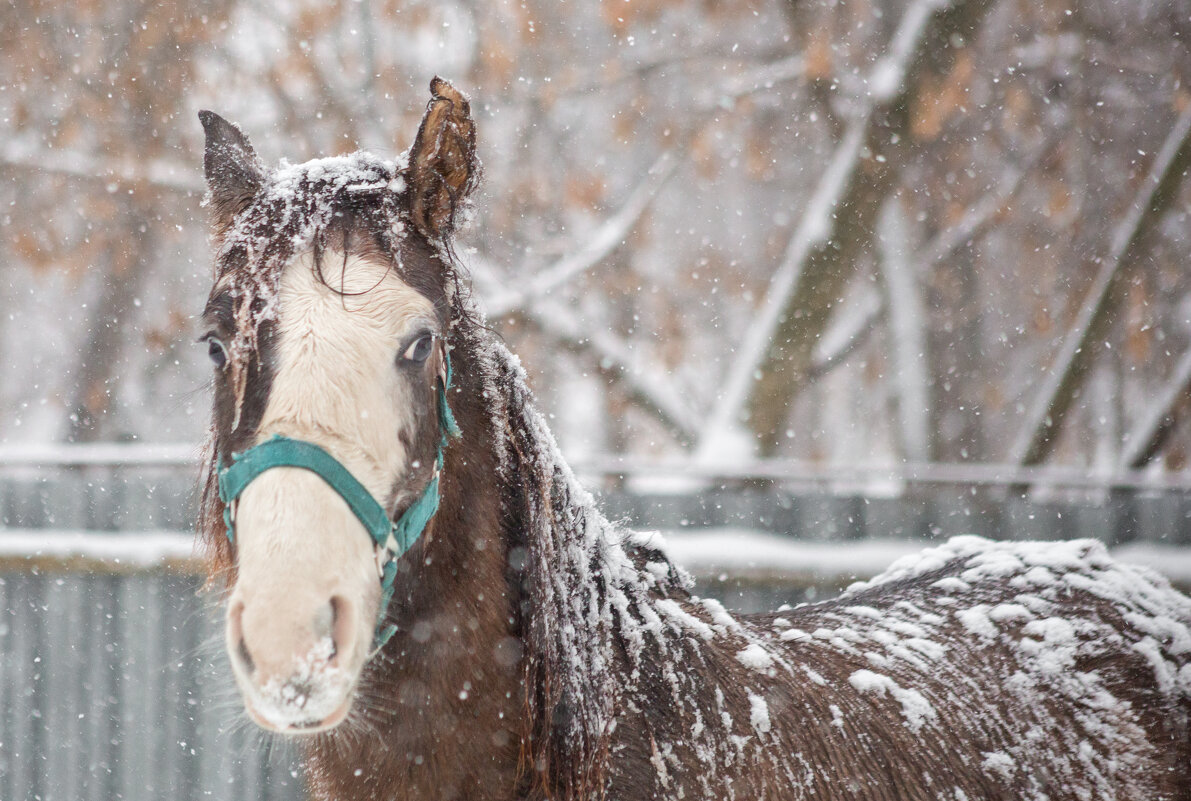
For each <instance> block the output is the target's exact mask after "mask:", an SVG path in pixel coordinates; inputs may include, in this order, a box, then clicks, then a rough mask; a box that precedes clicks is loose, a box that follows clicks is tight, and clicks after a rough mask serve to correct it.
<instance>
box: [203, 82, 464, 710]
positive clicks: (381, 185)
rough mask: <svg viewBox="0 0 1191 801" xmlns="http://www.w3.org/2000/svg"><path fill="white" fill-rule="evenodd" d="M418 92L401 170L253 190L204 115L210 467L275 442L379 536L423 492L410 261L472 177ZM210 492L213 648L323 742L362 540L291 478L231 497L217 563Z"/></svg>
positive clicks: (302, 176)
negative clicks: (372, 502)
mask: <svg viewBox="0 0 1191 801" xmlns="http://www.w3.org/2000/svg"><path fill="white" fill-rule="evenodd" d="M432 90H434V95H435V99H434V100H433V101H432V103H431V105H430V109H429V110H428V112H427V115H426V119H425V120H424V121H423V125H422V129H420V130H419V133H418V137H417V140H416V141H415V145H414V148H413V150H412V152H411V158H410V163H409V164H408V165H390V164H386V163H385V162H382V161H381V160H379V159H375V158H373V157H370V156H362V155H357V156H353V157H344V158H341V159H325V160H320V161H315V162H310V163H308V164H305V165H297V166H296V167H294V166H283V167H282V168H280V169H279V170H276V171H272V172H270V171H267V170H265V169H264V168H263V167H262V166H261V165H260V162H259V161H258V160H257V159H256V156H255V154H254V153H253V151H252V148H251V146H250V145H249V144H248V142H247V140H246V139H245V138H244V137H243V134H241V133H240V132H239V130H238V129H236V128H235V127H234V126H231V125H230V124H228V123H226V122H224V121H223V120H221V119H219V118H218V117H215V116H214V115H210V114H205V115H204V116H203V123H204V127H205V128H206V131H207V151H206V159H205V168H206V172H207V180H208V186H209V188H210V190H211V191H210V195H209V197H208V202H209V204H210V205H211V206H212V207H213V208H214V211H215V229H216V243H217V245H219V247H220V256H219V260H218V262H217V269H216V282H215V286H214V288H213V290H212V293H211V296H210V299H209V301H208V304H207V310H206V312H205V313H204V321H205V323H206V326H207V333H206V334H205V335H204V336H203V337H202V339H203V340H204V341H205V342H206V343H207V347H208V349H209V352H210V354H211V356H212V359H213V361H214V362H215V371H216V381H215V414H214V425H213V447H212V448H211V449H210V450H211V451H212V453H211V459H212V462H213V464H212V465H209V468H214V466H215V464H217V463H218V461H224V462H226V461H227V460H229V459H230V458H231V455H232V453H235V452H241V451H244V450H246V449H247V448H249V447H251V446H253V445H255V444H258V443H260V442H263V441H265V440H267V439H269V438H271V437H273V436H274V435H282V436H285V437H289V438H291V439H297V440H303V441H306V442H310V443H313V444H315V445H318V446H320V447H321V448H323V450H325V451H327V452H328V453H330V454H331V455H332V456H333V457H335V458H336V459H337V460H338V461H339V462H340V463H341V464H342V465H343V466H344V467H346V468H347V469H348V470H349V471H350V472H351V473H352V475H353V476H354V477H355V478H356V479H357V480H358V481H359V482H360V483H361V484H363V485H364V487H365V488H366V489H367V490H368V491H369V492H370V493H371V494H372V496H373V497H374V498H375V499H377V500H378V501H379V502H380V503H381V504H382V505H383V506H384V507H385V509H386V510H387V511H388V513H389V514H390V516H392V517H393V518H396V517H397V516H398V515H400V514H401V513H402V512H403V511H404V510H405V509H406V508H407V507H408V506H409V505H410V504H411V503H413V501H414V500H416V499H417V498H418V497H419V496H420V495H421V494H422V492H423V490H424V489H425V488H426V486H427V485H428V483H429V482H430V480H431V477H432V474H433V470H434V461H435V453H436V447H437V444H438V441H439V437H440V431H439V421H438V414H437V405H436V404H437V399H436V395H435V393H436V391H437V388H436V380H437V378H438V376H439V375H440V371H441V370H442V367H443V362H442V360H443V359H444V358H445V349H444V346H443V344H442V343H443V342H444V336H445V334H446V327H447V314H446V311H445V309H446V307H447V302H446V293H447V289H446V278H445V277H444V271H445V268H444V266H443V265H444V263H443V261H442V260H440V259H439V258H438V257H437V256H435V255H434V253H435V250H434V248H432V247H430V246H429V242H431V241H434V240H438V241H441V240H442V239H443V238H444V237H445V236H447V235H449V233H450V231H451V229H452V226H453V218H454V214H455V203H457V202H458V201H459V200H461V199H462V197H463V196H464V195H466V190H467V189H469V188H470V186H471V183H473V180H472V178H474V172H472V171H471V170H470V169H469V170H468V172H467V173H466V174H465V175H463V180H464V183H463V184H462V185H460V184H458V183H457V181H458V178H459V174H458V173H457V172H456V174H454V176H452V175H451V174H450V171H449V170H447V167H446V166H444V163H443V162H442V158H441V157H447V156H450V155H451V152H452V150H455V151H456V152H465V154H466V155H467V157H468V159H473V158H474V156H473V155H472V153H473V151H472V150H470V149H469V148H471V147H472V143H473V142H474V134H472V133H471V129H470V127H466V128H464V129H462V130H463V131H464V133H466V134H467V135H468V136H470V137H471V138H470V139H468V140H467V141H466V142H464V143H463V144H464V145H465V147H462V148H461V147H453V146H456V145H458V144H459V143H458V142H457V141H456V140H455V139H452V137H456V139H457V135H458V133H459V131H460V130H461V128H460V125H461V121H462V122H465V123H466V124H467V126H470V119H469V118H467V117H466V110H467V107H466V101H464V100H463V99H462V97H461V96H460V95H458V93H457V92H454V90H453V89H450V87H449V86H446V85H445V84H441V83H438V84H432ZM460 114H462V117H461V116H460ZM431 125H438V126H439V127H440V128H445V129H444V130H437V131H435V130H430V129H429V128H428V126H431ZM423 142H426V143H428V144H427V145H426V146H427V147H433V148H434V149H435V151H436V152H437V153H438V156H435V155H434V154H429V155H428V154H427V153H425V152H424V150H425V148H424V147H423V146H422V143H423ZM444 142H445V143H446V144H445V145H444ZM447 166H449V165H447ZM443 193H445V194H443ZM444 198H446V200H447V201H448V202H445V204H444V200H443V199H444ZM444 215H445V216H444ZM213 492H214V489H213V483H212V482H211V481H210V480H209V481H208V484H207V487H206V488H205V490H204V495H205V497H204V504H203V506H204V519H203V526H202V528H203V530H204V533H205V534H206V536H207V538H208V540H209V543H210V545H211V546H212V549H213V552H214V555H215V558H214V564H213V568H212V569H213V571H222V572H224V573H225V575H227V576H228V577H229V581H230V583H231V587H230V593H229V597H228V605H227V618H226V630H225V632H226V646H227V649H228V654H229V656H230V659H231V663H232V667H233V671H234V674H235V677H236V680H237V683H238V685H239V687H240V690H241V692H242V695H243V697H244V701H245V707H246V710H247V712H248V713H249V715H250V716H251V717H252V719H253V720H255V721H256V722H257V723H258V724H260V725H261V726H263V727H265V728H268V729H272V730H277V731H284V732H288V733H305V732H316V731H322V730H325V729H328V728H331V727H333V726H335V725H337V724H338V723H340V722H341V721H343V720H344V719H345V718H346V717H347V715H348V713H349V711H350V709H351V704H352V699H353V695H354V688H355V686H356V684H357V682H358V680H359V676H360V674H361V671H362V669H363V666H364V664H365V663H366V662H367V660H368V658H369V655H370V653H371V650H372V644H373V633H374V630H375V627H376V622H377V619H378V615H379V614H380V613H381V611H382V610H380V608H379V603H380V597H381V585H380V577H379V571H378V560H377V555H376V549H375V544H374V542H373V540H372V538H371V536H370V535H369V534H368V532H367V531H366V530H365V528H364V526H363V525H362V524H361V523H360V522H359V520H358V519H357V518H356V517H355V515H354V514H353V513H352V511H351V510H350V509H349V507H348V506H347V504H346V502H345V501H344V500H343V499H342V498H341V497H340V496H339V494H338V493H337V492H336V491H335V490H334V489H332V488H331V487H330V486H329V485H328V484H327V483H325V482H324V481H323V479H322V478H320V477H319V476H318V475H316V474H315V473H312V472H310V471H307V470H304V469H301V468H292V467H275V468H272V469H269V470H267V471H266V472H264V473H262V474H261V475H259V476H258V477H257V478H256V479H255V480H254V481H252V482H251V483H250V484H249V486H248V487H247V488H246V489H245V490H244V491H243V493H242V494H241V495H240V498H239V500H238V502H237V503H236V505H235V508H234V514H235V541H234V546H233V545H232V544H231V542H230V541H229V539H228V538H227V537H225V536H224V530H223V526H222V524H221V522H220V521H221V520H222V512H223V509H222V505H221V504H220V503H219V502H218V500H217V498H214V497H212V493H213ZM420 553H421V551H420V549H419V548H417V547H415V548H414V549H413V551H411V553H410V554H409V555H407V556H406V557H405V558H418V555H419V554H420Z"/></svg>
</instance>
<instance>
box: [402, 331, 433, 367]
mask: <svg viewBox="0 0 1191 801" xmlns="http://www.w3.org/2000/svg"><path fill="white" fill-rule="evenodd" d="M433 349H434V335H433V334H423V335H422V336H420V337H418V338H417V339H415V340H414V341H413V342H411V343H410V346H409V347H408V348H406V349H405V353H403V354H401V358H403V359H405V360H406V361H407V362H414V363H415V364H421V363H422V362H424V361H426V360H427V359H429V358H430V352H431V351H432V350H433Z"/></svg>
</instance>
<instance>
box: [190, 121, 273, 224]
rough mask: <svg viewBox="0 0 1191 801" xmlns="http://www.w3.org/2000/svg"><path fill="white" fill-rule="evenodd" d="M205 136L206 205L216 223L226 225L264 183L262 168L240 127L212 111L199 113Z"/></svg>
mask: <svg viewBox="0 0 1191 801" xmlns="http://www.w3.org/2000/svg"><path fill="white" fill-rule="evenodd" d="M199 121H200V122H202V124H203V132H204V133H205V134H206V136H207V144H206V149H205V150H204V152H203V172H204V173H205V174H206V177H207V190H208V193H207V202H208V203H210V205H211V207H212V208H213V209H214V213H215V222H216V224H217V225H219V226H224V225H227V224H228V223H230V222H231V220H232V217H234V216H235V215H236V213H237V212H239V211H241V210H242V209H243V208H244V207H245V206H247V205H248V204H249V203H250V202H251V201H252V198H253V197H255V196H256V193H257V192H258V191H259V190H260V188H261V185H262V183H263V182H264V174H265V171H264V167H263V166H262V165H261V163H260V160H259V159H258V158H257V157H256V151H254V150H253V149H252V145H251V144H250V143H249V141H248V137H247V136H245V135H244V132H243V131H241V130H240V128H239V127H238V126H237V125H235V124H233V123H230V122H228V121H227V120H225V119H224V118H223V117H220V116H219V115H218V114H216V113H215V112H213V111H200V112H199Z"/></svg>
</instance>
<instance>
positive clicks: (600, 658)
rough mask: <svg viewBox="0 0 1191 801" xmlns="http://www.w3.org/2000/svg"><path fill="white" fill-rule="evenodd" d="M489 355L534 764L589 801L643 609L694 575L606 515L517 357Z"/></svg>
mask: <svg viewBox="0 0 1191 801" xmlns="http://www.w3.org/2000/svg"><path fill="white" fill-rule="evenodd" d="M482 362H483V370H482V372H483V374H484V375H485V377H486V380H485V383H486V386H485V390H486V394H487V397H488V398H489V399H490V400H491V407H490V409H489V410H488V411H489V414H490V415H491V419H493V420H494V421H496V424H495V425H494V426H493V430H494V432H495V437H494V440H493V454H494V457H495V460H496V464H497V466H498V473H499V476H500V480H501V483H502V497H503V498H504V503H505V507H506V508H505V513H506V520H509V521H511V523H512V525H510V526H509V527H508V528H507V530H506V537H507V538H508V546H509V552H510V553H511V554H516V555H517V558H516V559H515V564H514V567H518V568H520V581H519V587H520V591H521V593H522V596H523V597H522V603H520V604H519V608H520V609H522V610H525V611H523V612H522V619H521V621H520V625H521V631H522V639H523V642H524V645H525V649H526V659H525V664H524V667H525V680H526V690H527V694H528V699H527V700H528V704H527V706H528V709H529V714H530V721H529V723H530V725H531V728H532V731H531V743H532V749H533V751H534V753H533V757H534V762H535V764H537V765H539V766H542V765H545V766H548V767H547V768H546V770H545V771H543V773H546V772H548V773H549V774H550V775H551V776H552V778H553V780H554V781H555V782H556V783H557V784H558V785H561V786H556V787H554V788H553V789H554V791H555V792H554V793H551V795H552V796H553V797H559V798H574V797H581V796H583V795H584V794H585V792H586V790H587V789H588V788H587V787H586V784H585V783H586V782H587V781H589V780H590V777H591V775H592V771H591V766H592V765H593V764H595V762H596V760H597V759H599V758H600V757H601V754H603V752H604V751H605V749H606V746H607V738H608V736H609V732H610V723H611V721H612V715H613V708H614V705H615V699H616V693H617V692H618V688H619V687H622V686H623V685H624V683H625V681H626V679H627V677H628V675H629V674H631V673H632V672H633V671H634V670H635V668H636V665H635V664H634V661H635V657H634V654H637V653H639V651H640V644H639V642H640V641H641V640H642V639H643V638H642V636H641V631H640V628H639V625H638V624H639V621H640V620H641V619H642V617H645V616H649V613H648V612H646V613H645V614H644V615H643V614H642V610H643V609H645V608H646V607H649V606H651V605H652V604H653V603H654V602H655V601H657V600H659V599H661V598H686V597H687V593H686V587H687V579H686V577H685V575H684V574H682V573H681V572H680V571H678V570H677V569H675V568H674V567H672V566H671V565H670V563H669V562H668V560H667V559H666V557H665V556H664V555H663V554H662V553H661V552H660V551H658V550H656V549H655V548H652V547H650V545H649V543H648V539H647V538H642V537H639V536H637V535H634V534H633V533H631V532H629V531H626V530H624V529H622V528H620V527H618V526H616V525H615V524H613V523H611V522H610V521H608V520H607V518H605V517H604V515H603V514H602V513H601V512H600V511H599V510H598V508H597V507H596V505H595V502H594V501H593V499H592V497H591V495H590V494H589V493H588V492H587V491H586V490H584V489H583V488H582V487H581V486H580V485H579V483H578V481H577V480H576V479H575V476H574V474H573V473H572V472H571V469H570V467H569V466H568V465H567V463H566V460H565V459H564V458H563V457H562V455H561V453H560V452H559V449H558V447H557V445H556V443H555V440H554V437H553V435H552V434H551V432H550V430H549V427H548V426H547V424H546V422H545V419H544V417H543V416H542V414H541V413H540V412H539V411H538V410H537V408H536V407H535V405H534V403H533V398H532V394H531V392H530V391H529V388H528V386H527V383H526V377H525V373H524V371H523V370H522V369H521V366H520V363H519V362H518V360H517V358H516V357H515V356H513V355H512V354H510V353H509V352H508V351H507V350H506V349H505V348H504V346H503V345H501V344H500V343H498V342H495V341H491V342H489V343H488V345H487V347H486V348H485V349H484V350H483V352H482ZM647 565H648V567H649V569H646V566H647ZM654 617H655V619H656V615H655V616H654Z"/></svg>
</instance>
